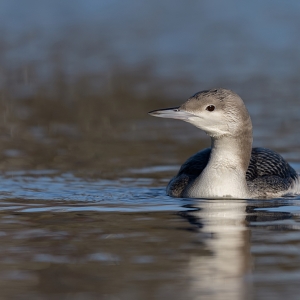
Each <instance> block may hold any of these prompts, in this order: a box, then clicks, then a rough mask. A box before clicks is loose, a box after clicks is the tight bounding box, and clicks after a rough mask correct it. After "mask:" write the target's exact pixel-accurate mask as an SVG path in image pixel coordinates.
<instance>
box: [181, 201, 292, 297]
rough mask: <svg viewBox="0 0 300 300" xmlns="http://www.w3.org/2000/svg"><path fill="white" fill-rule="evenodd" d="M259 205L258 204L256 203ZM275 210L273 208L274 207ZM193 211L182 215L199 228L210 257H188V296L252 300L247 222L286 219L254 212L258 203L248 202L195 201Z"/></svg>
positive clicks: (249, 233) (249, 237) (248, 227)
mask: <svg viewBox="0 0 300 300" xmlns="http://www.w3.org/2000/svg"><path fill="white" fill-rule="evenodd" d="M258 203H259V202H258ZM273 206H274V205H273ZM190 207H193V208H195V210H194V211H189V212H186V213H182V216H183V217H185V218H186V219H187V220H188V221H189V222H191V223H193V224H196V225H198V228H199V233H200V239H201V241H202V242H204V243H205V245H206V247H207V250H208V252H209V253H211V255H208V256H191V259H190V263H189V265H188V273H189V274H190V276H191V278H192V284H191V293H192V294H194V295H195V296H196V295H200V294H201V295H202V296H203V291H205V294H206V295H207V297H208V298H210V297H211V298H210V299H231V300H232V299H237V300H238V299H250V298H251V297H252V296H251V294H252V292H251V291H252V287H251V282H252V280H251V270H252V266H253V262H252V259H251V230H253V228H251V227H250V226H249V224H250V222H256V220H259V221H260V222H263V221H264V220H266V221H270V220H276V219H285V218H289V217H290V214H286V213H283V214H281V213H279V214H276V216H275V215H274V214H272V216H269V215H268V213H267V212H260V211H255V210H254V208H256V207H257V203H255V201H254V203H253V202H251V201H250V202H249V201H247V200H236V199H232V200H229V199H226V200H217V199H216V200H195V201H193V204H192V205H191V206H190ZM201 299H203V298H201Z"/></svg>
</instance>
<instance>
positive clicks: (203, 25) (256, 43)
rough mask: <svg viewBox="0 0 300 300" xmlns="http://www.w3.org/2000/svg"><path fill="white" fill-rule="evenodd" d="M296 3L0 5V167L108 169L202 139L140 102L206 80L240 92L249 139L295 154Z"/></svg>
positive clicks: (155, 104)
mask: <svg viewBox="0 0 300 300" xmlns="http://www.w3.org/2000/svg"><path fill="white" fill-rule="evenodd" d="M299 11H300V4H299V2H297V1H289V2H288V4H287V3H281V2H276V3H274V1H264V2H260V1H252V2H247V3H244V2H243V3H242V2H239V1H236V0H235V1H234V0H232V1H226V2H224V1H188V2H173V1H171V0H165V1H163V2H161V1H158V0H154V1H150V2H149V1H134V0H132V1H126V2H122V1H95V0H87V1H79V0H77V1H67V0H64V1H59V0H54V1H35V0H27V1H8V0H4V1H1V3H0V32H1V35H0V88H1V94H0V95H1V96H0V116H1V117H0V138H1V143H0V147H1V149H0V155H1V160H0V162H1V163H0V168H1V169H2V170H11V169H58V170H71V171H74V172H81V171H82V172H86V171H87V173H89V174H94V175H97V176H100V177H109V178H114V177H116V176H117V177H118V176H120V175H124V174H126V173H127V170H128V168H138V167H147V166H153V165H161V164H167V165H168V164H180V163H182V161H183V160H184V159H185V158H186V157H187V156H188V155H190V154H192V153H193V152H195V151H197V150H198V149H199V148H201V147H204V146H207V145H208V143H209V141H208V139H207V138H206V137H205V135H204V134H203V133H201V132H199V131H198V130H196V129H194V128H192V127H191V126H190V125H187V124H181V123H180V122H176V121H169V120H158V119H154V118H151V117H149V116H148V115H147V111H149V110H152V109H156V108H160V107H165V106H173V105H178V104H180V103H182V102H183V101H184V100H185V99H186V98H188V97H189V96H191V95H192V94H194V93H195V92H197V91H199V90H202V89H207V88H211V87H216V86H222V87H225V88H230V89H234V90H235V91H236V92H237V93H239V94H240V95H241V96H242V98H243V99H245V101H246V103H247V106H248V108H249V110H250V113H251V115H252V117H253V121H254V126H255V131H254V134H255V138H256V144H259V145H261V146H266V147H272V148H275V149H276V150H279V151H281V152H283V153H285V152H286V153H287V154H286V155H287V156H288V158H289V159H291V160H299V154H298V150H299V145H300V142H299V141H298V140H299V131H298V130H295V129H296V128H299V125H300V117H299V96H298V91H299V89H300V85H299V83H300V75H299V74H300V73H299V70H300V55H299V50H300V41H299V38H298V32H299V30H298V29H299V26H300V19H299Z"/></svg>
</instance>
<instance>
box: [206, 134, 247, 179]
mask: <svg viewBox="0 0 300 300" xmlns="http://www.w3.org/2000/svg"><path fill="white" fill-rule="evenodd" d="M251 151H252V133H251V132H250V133H248V132H244V133H243V134H240V135H239V136H235V137H232V136H223V137H220V138H211V155H210V159H209V162H208V165H210V166H211V167H219V168H228V169H229V170H230V169H239V170H241V171H243V172H244V173H245V174H246V171H247V169H248V166H249V162H250V157H251Z"/></svg>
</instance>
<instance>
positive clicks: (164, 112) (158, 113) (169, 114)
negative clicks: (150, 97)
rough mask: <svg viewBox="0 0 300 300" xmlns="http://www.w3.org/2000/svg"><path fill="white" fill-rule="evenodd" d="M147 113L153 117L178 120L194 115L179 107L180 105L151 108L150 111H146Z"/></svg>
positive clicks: (185, 119)
mask: <svg viewBox="0 0 300 300" xmlns="http://www.w3.org/2000/svg"><path fill="white" fill-rule="evenodd" d="M148 114H149V115H150V116H153V117H159V118H170V119H178V120H184V121H187V120H188V119H189V118H191V117H193V116H194V115H193V114H192V113H190V112H188V111H186V110H182V109H180V106H178V107H172V108H164V109H158V110H152V111H150V112H148Z"/></svg>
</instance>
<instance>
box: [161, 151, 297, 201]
mask: <svg viewBox="0 0 300 300" xmlns="http://www.w3.org/2000/svg"><path fill="white" fill-rule="evenodd" d="M210 153H211V149H210V148H206V149H204V150H202V151H199V152H197V153H196V154H194V155H193V156H191V157H190V158H189V159H187V161H186V162H185V163H184V164H183V165H182V166H181V168H180V170H179V172H178V174H177V175H176V176H175V177H173V178H172V179H171V181H170V182H169V184H168V186H167V194H168V195H169V196H173V197H182V196H183V194H184V190H185V188H186V187H187V186H188V185H190V184H191V183H192V182H193V181H194V180H195V179H196V178H197V177H198V176H199V175H200V174H201V172H202V171H203V170H204V168H205V167H206V165H207V163H208V161H209V157H210ZM297 180H298V175H297V172H296V171H295V170H294V169H293V168H292V167H291V166H290V165H289V164H288V163H287V162H286V161H285V160H284V159H283V157H282V156H281V155H279V154H278V153H276V152H274V151H272V150H270V149H266V148H252V152H251V158H250V163H249V166H248V169H247V172H246V181H247V186H248V188H249V190H250V192H251V193H253V194H254V195H256V196H257V197H264V196H265V197H268V195H269V194H274V193H277V192H278V193H281V192H282V191H288V190H289V189H290V187H291V186H292V185H293V183H294V182H295V181H297Z"/></svg>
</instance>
